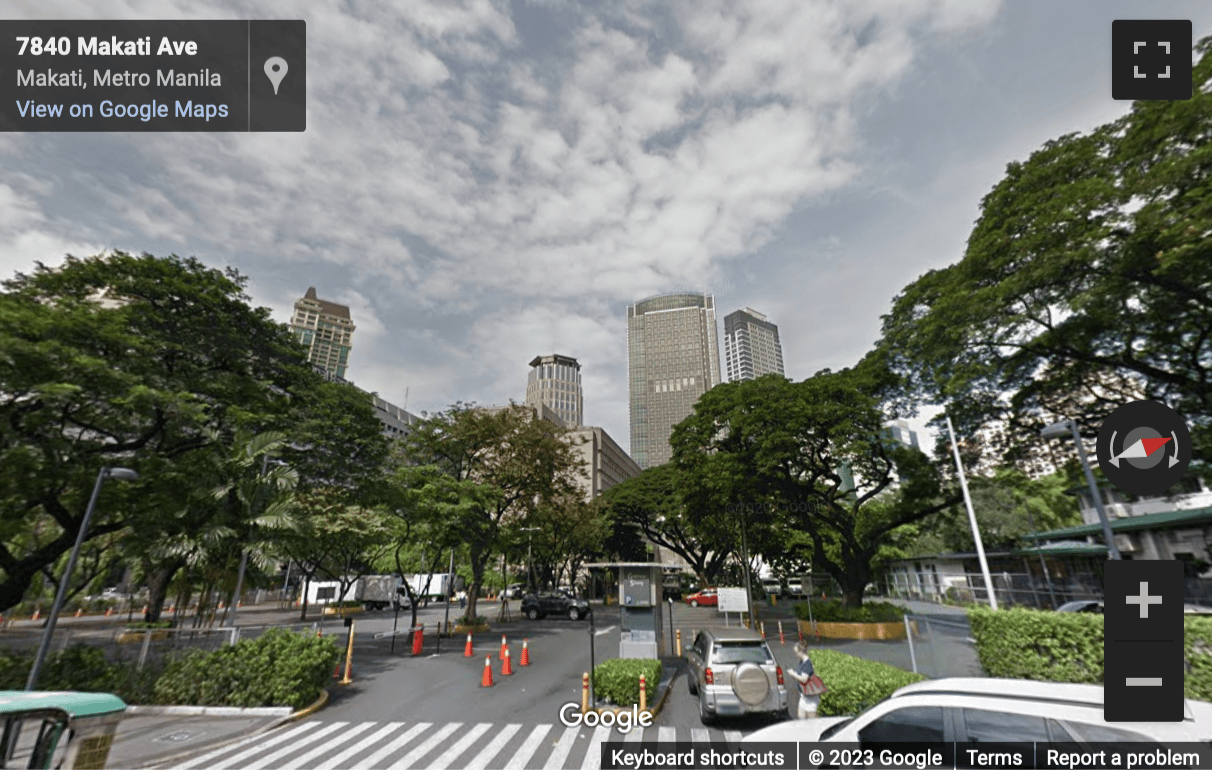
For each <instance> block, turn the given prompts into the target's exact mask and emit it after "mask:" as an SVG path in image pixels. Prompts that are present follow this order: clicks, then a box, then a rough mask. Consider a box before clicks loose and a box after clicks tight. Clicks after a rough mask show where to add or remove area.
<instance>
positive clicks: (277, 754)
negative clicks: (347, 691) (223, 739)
mask: <svg viewBox="0 0 1212 770" xmlns="http://www.w3.org/2000/svg"><path fill="white" fill-rule="evenodd" d="M348 724H349V723H348V722H334V723H332V724H331V725H329V726H327V727H325V728H324V729H323V730H315V731H312V732H311V733H310V734H309V735H302V736H299V737H298V738H296V739H295V740H293V741H291V744H290V745H289V746H287V747H286V748H284V749H279V750H277V751H274V752H270V753H269V754H266V755H265V756H263V757H261V758H260V759H258V760H257V761H256V762H251V763H249V764H241V765H240V767H242V768H245V770H261V768H263V767H266V766H267V765H269V763H270V762H273V761H274V760H276V759H281V758H282V757H284V756H286V755H287V754H290V753H291V752H294V751H296V750H297V749H300V748H302V747H303V746H306V745H307V744H309V743H315V742H316V741H318V740H320V739H321V738H323V737H324V736H325V735H327V734H328V733H331V732H333V731H334V730H340V729H341V728H343V727H345V726H346V725H348ZM233 759H234V758H233ZM233 764H235V763H234V762H233V761H232V759H229V760H227V761H226V762H220V763H219V764H217V765H214V766H213V767H214V770H222V768H226V767H231V766H232V765H233Z"/></svg>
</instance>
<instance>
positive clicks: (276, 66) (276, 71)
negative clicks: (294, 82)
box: [265, 56, 290, 96]
mask: <svg viewBox="0 0 1212 770" xmlns="http://www.w3.org/2000/svg"><path fill="white" fill-rule="evenodd" d="M288 69H290V68H289V67H287V66H286V60H285V59H283V58H282V57H281V56H271V57H270V58H268V59H266V60H265V75H266V77H268V78H269V82H271V83H273V84H274V96H277V95H278V84H279V83H281V82H282V78H284V77H286V71H287V70H288Z"/></svg>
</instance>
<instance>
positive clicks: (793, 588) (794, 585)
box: [787, 580, 804, 599]
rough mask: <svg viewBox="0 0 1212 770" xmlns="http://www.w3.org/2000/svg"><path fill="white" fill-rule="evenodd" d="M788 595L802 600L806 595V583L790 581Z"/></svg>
mask: <svg viewBox="0 0 1212 770" xmlns="http://www.w3.org/2000/svg"><path fill="white" fill-rule="evenodd" d="M787 593H788V594H790V595H791V596H793V597H795V598H797V599H798V598H800V597H801V596H803V595H804V582H803V581H802V580H788V581H787Z"/></svg>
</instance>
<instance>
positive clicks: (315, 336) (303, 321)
mask: <svg viewBox="0 0 1212 770" xmlns="http://www.w3.org/2000/svg"><path fill="white" fill-rule="evenodd" d="M290 328H291V331H293V332H294V333H295V335H296V336H298V338H299V341H300V342H302V343H303V344H304V345H306V346H307V360H308V361H310V362H312V363H313V364H315V365H316V366H319V367H322V368H324V369H325V370H326V371H328V372H329V373H330V374H333V375H335V376H337V377H340V378H342V379H347V378H346V377H345V370H346V369H348V368H349V351H350V349H351V348H352V347H353V333H354V328H355V327H354V325H353V321H351V320H350V318H349V308H348V307H346V306H345V305H338V304H337V303H335V302H329V301H327V300H323V299H317V298H316V287H314V286H312V287H309V288H308V289H307V293H306V294H304V295H303V298H302V299H300V300H299V301H298V302H296V303H295V315H294V317H293V318H292V319H291V321H290Z"/></svg>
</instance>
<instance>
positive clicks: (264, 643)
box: [155, 629, 340, 709]
mask: <svg viewBox="0 0 1212 770" xmlns="http://www.w3.org/2000/svg"><path fill="white" fill-rule="evenodd" d="M339 657H340V651H339V650H338V649H337V645H336V643H335V642H334V641H333V640H332V639H331V638H328V639H317V638H315V637H314V636H312V635H311V634H299V633H294V632H291V631H287V630H285V629H271V630H269V631H267V632H265V633H264V634H262V635H261V636H259V637H257V638H256V639H251V640H247V641H242V642H239V643H238V644H236V645H235V646H227V647H224V648H222V649H220V650H216V651H214V652H204V651H200V650H199V651H195V652H192V653H189V654H186V655H185V656H183V657H181V658H178V659H176V660H174V661H172V662H171V663H170V664H169V665H168V667H167V668H166V669H165V671H164V674H163V675H162V676H161V677H160V679H159V680H158V681H157V682H156V689H155V693H156V702H157V703H162V704H175V705H190V706H239V707H256V706H290V707H291V708H294V709H300V708H303V707H304V706H306V705H308V704H309V703H311V702H312V701H314V700H315V699H316V697H317V696H319V694H320V691H321V690H323V689H324V687H325V686H326V685H327V684H328V681H329V679H330V678H331V677H332V670H333V667H334V666H335V665H336V663H337V660H338V658H339Z"/></svg>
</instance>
